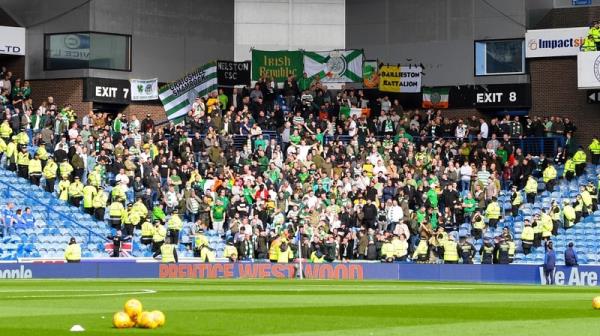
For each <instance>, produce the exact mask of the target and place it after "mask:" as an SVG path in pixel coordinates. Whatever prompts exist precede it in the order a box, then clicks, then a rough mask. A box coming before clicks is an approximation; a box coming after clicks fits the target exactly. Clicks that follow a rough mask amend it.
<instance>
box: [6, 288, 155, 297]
mask: <svg viewBox="0 0 600 336" xmlns="http://www.w3.org/2000/svg"><path fill="white" fill-rule="evenodd" d="M99 291H103V292H109V291H110V290H94V289H90V290H47V291H44V290H37V292H96V293H97V292H99ZM155 293H157V291H155V290H152V289H142V290H139V291H134V292H117V293H103V294H67V295H18V296H6V297H5V298H7V299H31V298H33V299H51V298H72V297H97V296H120V295H137V294H155Z"/></svg>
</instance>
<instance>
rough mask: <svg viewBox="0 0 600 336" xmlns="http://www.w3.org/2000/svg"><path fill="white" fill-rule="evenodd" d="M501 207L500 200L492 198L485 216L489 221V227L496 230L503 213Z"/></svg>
mask: <svg viewBox="0 0 600 336" xmlns="http://www.w3.org/2000/svg"><path fill="white" fill-rule="evenodd" d="M500 211H501V210H500V205H499V204H498V198H496V196H494V197H492V201H491V202H490V204H488V206H487V208H486V209H485V216H486V217H487V219H488V226H489V227H491V228H493V229H495V228H496V227H497V226H498V220H500V216H501V212H500Z"/></svg>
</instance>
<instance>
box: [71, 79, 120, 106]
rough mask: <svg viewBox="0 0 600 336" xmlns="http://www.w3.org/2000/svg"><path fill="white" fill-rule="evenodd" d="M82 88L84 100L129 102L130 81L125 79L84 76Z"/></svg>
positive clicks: (116, 102) (115, 102) (113, 102)
mask: <svg viewBox="0 0 600 336" xmlns="http://www.w3.org/2000/svg"><path fill="white" fill-rule="evenodd" d="M84 81H85V85H84V90H83V97H84V100H85V101H92V102H97V103H112V104H129V103H130V102H131V96H130V88H131V86H130V83H129V81H127V80H121V79H108V78H86V79H84Z"/></svg>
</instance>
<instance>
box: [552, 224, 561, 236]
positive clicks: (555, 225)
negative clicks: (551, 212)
mask: <svg viewBox="0 0 600 336" xmlns="http://www.w3.org/2000/svg"><path fill="white" fill-rule="evenodd" d="M559 227H560V221H559V220H553V221H552V235H553V236H556V235H558V228H559Z"/></svg>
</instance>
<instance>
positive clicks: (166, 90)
mask: <svg viewBox="0 0 600 336" xmlns="http://www.w3.org/2000/svg"><path fill="white" fill-rule="evenodd" d="M216 89H217V63H215V62H211V63H207V64H204V65H203V66H201V67H199V68H198V69H196V70H194V71H192V72H190V73H189V74H187V75H185V76H183V78H181V79H178V80H176V81H174V82H172V83H169V84H166V85H164V86H163V87H161V88H160V89H159V90H158V97H159V98H160V101H161V102H162V104H163V106H164V108H165V112H166V113H167V118H169V120H173V119H178V118H181V117H184V116H185V115H186V114H187V113H188V112H189V111H190V110H191V109H192V104H193V103H194V100H195V99H196V97H205V96H207V95H208V94H209V93H210V92H211V91H214V90H216Z"/></svg>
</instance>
